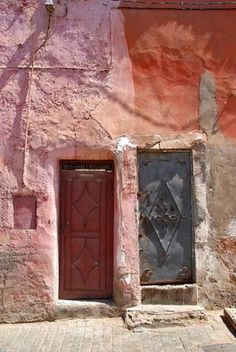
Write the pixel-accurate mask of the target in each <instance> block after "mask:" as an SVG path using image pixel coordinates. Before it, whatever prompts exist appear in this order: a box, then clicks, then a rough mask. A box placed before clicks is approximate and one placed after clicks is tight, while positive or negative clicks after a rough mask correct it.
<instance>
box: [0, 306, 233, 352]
mask: <svg viewBox="0 0 236 352" xmlns="http://www.w3.org/2000/svg"><path fill="white" fill-rule="evenodd" d="M215 344H230V345H224V347H223V348H222V349H215V347H213V346H214V345H215ZM231 344H235V346H234V347H232V345H231ZM207 345H212V349H207V351H216V352H218V351H225V352H228V351H232V352H234V351H236V339H235V337H234V336H233V335H232V333H231V332H230V331H229V330H228V329H227V327H226V326H225V324H224V323H223V321H222V319H221V317H220V313H219V312H214V313H211V314H210V315H209V322H208V323H197V324H195V325H193V326H188V327H168V328H155V329H143V328H139V329H137V330H136V331H134V332H133V331H129V330H127V329H126V328H125V327H124V324H123V321H122V319H120V318H113V319H107V318H106V319H86V320H82V319H74V320H59V321H56V322H40V323H31V324H8V325H7V324H6V325H4V324H3V325H0V352H39V351H40V352H75V351H76V352H99V351H103V352H104V351H105V352H110V351H112V352H144V351H147V352H154V351H157V352H181V351H182V352H184V351H199V352H200V351H204V349H202V347H203V346H207ZM208 348H209V347H208Z"/></svg>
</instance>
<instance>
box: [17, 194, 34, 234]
mask: <svg viewBox="0 0 236 352" xmlns="http://www.w3.org/2000/svg"><path fill="white" fill-rule="evenodd" d="M13 207H14V228H15V229H26V230H27V229H36V197H34V196H28V195H27V196H21V195H17V196H14V199H13Z"/></svg>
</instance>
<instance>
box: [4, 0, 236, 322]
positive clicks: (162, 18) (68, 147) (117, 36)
mask: <svg viewBox="0 0 236 352" xmlns="http://www.w3.org/2000/svg"><path fill="white" fill-rule="evenodd" d="M54 3H55V11H54V13H53V14H52V15H51V16H49V14H48V13H47V12H46V10H45V7H44V2H43V1H37V0H20V1H17V2H16V1H15V0H8V1H7V0H2V1H1V4H0V20H1V21H0V28H1V31H0V44H1V46H0V48H1V49H0V50H1V55H0V90H1V95H0V98H1V104H0V136H1V138H0V196H1V202H0V321H8V322H9V321H33V320H43V319H54V317H55V310H56V308H55V307H56V305H57V303H58V280H59V270H58V268H59V265H58V260H59V259H58V223H59V187H58V185H59V161H60V160H61V159H79V160H80V159H86V160H89V159H91V160H113V161H114V165H115V205H114V208H115V216H114V275H113V276H114V277H113V281H114V284H113V296H114V301H115V303H116V304H117V305H118V306H123V307H124V306H129V305H137V304H139V303H140V297H141V295H140V285H139V260H138V254H139V253H138V252H139V251H138V230H137V228H138V216H137V191H138V178H137V175H138V170H137V148H139V147H140V148H148V149H150V148H152V146H159V147H160V148H164V149H172V148H175V149H182V148H188V149H192V150H193V151H194V150H195V149H197V153H196V154H194V155H196V159H198V160H196V162H197V163H198V165H200V164H201V165H200V166H201V167H200V169H199V170H200V171H199V172H200V178H201V181H199V182H200V183H199V184H198V187H199V189H202V188H201V187H203V188H204V189H205V190H206V193H204V195H205V196H206V197H205V200H203V201H202V203H201V204H205V206H204V207H202V205H201V206H199V204H196V214H197V215H196V219H195V220H194V221H195V226H196V227H197V226H200V227H201V236H200V237H198V242H199V243H198V246H199V253H200V254H199V255H197V257H198V263H197V270H198V273H197V278H198V280H197V284H198V288H199V302H200V303H202V304H204V305H205V306H207V307H216V306H223V305H232V304H233V303H234V301H235V296H236V292H235V284H236V276H235V275H236V274H235V267H236V263H235V258H236V255H235V251H236V249H235V246H236V201H235V196H234V194H235V187H236V181H235V177H234V176H233V175H234V174H235V172H236V117H235V114H236V62H235V57H236V45H235V35H234V32H235V23H236V10H234V9H231V10H204V11H198V10H194V11H191V10H188V11H183V10H177V9H176V10H173V9H172V10H171V9H168V10H167V9H166V10H163V9H155V8H152V9H144V8H141V7H140V8H139V9H135V8H132V9H127V8H124V6H121V4H120V2H119V1H109V0H103V1H102V0H101V1H100V0H99V1H97V0H87V1H82V0H78V1H73V0H68V1H64V0H57V1H54ZM133 3H135V1H133ZM199 140H201V143H200V142H199ZM196 185H197V183H196ZM196 192H197V191H196ZM198 193H200V192H199V191H198ZM22 196H23V197H26V198H22V199H25V200H27V202H26V203H27V204H26V203H25V208H24V209H23V211H22V213H21V209H18V206H17V205H16V203H17V201H16V199H18V197H22ZM202 197H203V196H202ZM203 198H204V197H203ZM35 200H36V209H34V201H35ZM204 202H205V203H204ZM196 203H198V200H197V199H196ZM19 204H21V203H20V202H19ZM19 207H20V205H19ZM34 211H36V212H35V213H34ZM19 214H22V216H23V217H24V216H26V217H27V216H28V217H30V219H31V220H32V219H33V220H32V221H31V220H30V221H29V218H27V219H25V221H24V219H23V220H22V221H21V220H19ZM24 214H26V215H24ZM31 217H32V218H31ZM33 217H35V218H33ZM19 224H21V225H20V226H19ZM199 224H200V225H199ZM196 231H198V229H196ZM203 238H204V239H203Z"/></svg>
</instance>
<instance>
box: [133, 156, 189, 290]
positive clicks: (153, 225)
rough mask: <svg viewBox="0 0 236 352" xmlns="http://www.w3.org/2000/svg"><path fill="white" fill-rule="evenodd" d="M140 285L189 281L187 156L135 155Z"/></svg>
mask: <svg viewBox="0 0 236 352" xmlns="http://www.w3.org/2000/svg"><path fill="white" fill-rule="evenodd" d="M139 190H140V192H139V211H140V230H139V244H140V275H141V280H140V281H141V283H142V284H145V285H146V284H155V283H157V284H162V283H187V282H192V281H193V262H194V258H193V235H192V199H191V193H192V192H191V156H190V153H189V152H182V151H179V152H177V151H176V152H154V153H152V152H140V153H139Z"/></svg>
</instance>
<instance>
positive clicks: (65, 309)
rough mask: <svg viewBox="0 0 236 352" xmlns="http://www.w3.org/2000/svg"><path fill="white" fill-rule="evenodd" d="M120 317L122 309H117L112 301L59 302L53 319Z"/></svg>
mask: <svg viewBox="0 0 236 352" xmlns="http://www.w3.org/2000/svg"><path fill="white" fill-rule="evenodd" d="M121 315H122V309H121V308H119V307H117V306H116V305H115V304H114V302H113V301H112V300H102V301H82V300H81V301H72V300H59V301H58V302H57V303H56V306H55V319H71V318H78V319H84V318H104V317H107V318H114V317H120V316H121Z"/></svg>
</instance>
